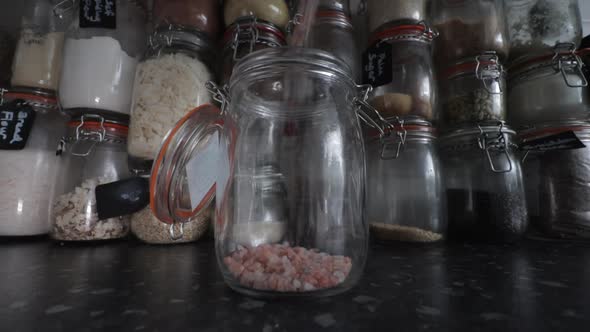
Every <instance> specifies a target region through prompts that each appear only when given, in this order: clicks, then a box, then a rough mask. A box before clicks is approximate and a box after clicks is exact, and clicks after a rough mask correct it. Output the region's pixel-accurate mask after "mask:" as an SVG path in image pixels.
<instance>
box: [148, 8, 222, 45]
mask: <svg viewBox="0 0 590 332" xmlns="http://www.w3.org/2000/svg"><path fill="white" fill-rule="evenodd" d="M219 11H220V10H219V1H217V0H200V1H194V0H154V3H153V23H154V28H155V29H158V28H161V27H168V26H170V25H172V26H174V27H179V28H182V29H186V30H193V29H194V30H197V31H200V32H203V33H205V34H206V35H207V36H208V37H209V38H211V39H215V38H216V37H217V35H218V33H219V26H220V23H221V22H220V17H219V16H220V12H219Z"/></svg>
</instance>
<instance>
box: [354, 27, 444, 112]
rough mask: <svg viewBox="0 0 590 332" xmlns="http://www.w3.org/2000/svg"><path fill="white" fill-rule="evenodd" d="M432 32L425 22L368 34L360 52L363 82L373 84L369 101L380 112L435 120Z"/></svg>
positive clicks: (433, 35) (435, 101)
mask: <svg viewBox="0 0 590 332" xmlns="http://www.w3.org/2000/svg"><path fill="white" fill-rule="evenodd" d="M435 36H436V33H435V32H433V31H432V30H431V29H429V28H428V27H427V26H426V25H425V24H418V25H400V26H396V27H392V28H388V29H385V30H382V31H380V32H377V33H375V34H373V35H372V36H371V39H370V42H369V43H370V44H371V45H372V46H370V47H369V49H368V50H367V51H366V52H365V54H364V56H363V83H365V84H371V85H372V86H373V87H374V89H373V92H372V94H371V99H370V103H371V105H372V106H373V107H375V108H376V109H377V110H378V111H379V113H381V115H382V116H385V117H389V116H401V117H404V116H418V117H421V118H423V119H425V120H428V121H433V122H436V121H437V120H438V114H437V113H438V112H437V98H438V93H437V86H436V83H435V80H434V71H433V66H432V48H431V43H432V40H433V38H434V37H435Z"/></svg>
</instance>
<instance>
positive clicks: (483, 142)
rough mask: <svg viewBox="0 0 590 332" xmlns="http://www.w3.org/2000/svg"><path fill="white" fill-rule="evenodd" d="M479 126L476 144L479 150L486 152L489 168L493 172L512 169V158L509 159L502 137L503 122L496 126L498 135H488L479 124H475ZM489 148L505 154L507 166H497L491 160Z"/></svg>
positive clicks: (504, 140) (504, 171)
mask: <svg viewBox="0 0 590 332" xmlns="http://www.w3.org/2000/svg"><path fill="white" fill-rule="evenodd" d="M477 127H478V128H479V132H480V134H479V137H478V138H477V144H478V146H479V148H480V149H481V150H483V151H484V152H485V154H486V157H487V159H488V163H489V164H490V169H491V171H492V172H494V173H508V172H511V171H512V160H511V159H510V155H509V154H508V146H507V144H506V138H505V137H504V133H503V132H502V129H503V128H504V123H503V122H500V124H499V127H498V135H497V136H496V137H492V138H490V137H488V134H487V133H485V132H484V131H483V129H482V128H481V126H480V125H479V124H477ZM491 150H496V151H500V152H501V153H503V154H504V155H505V156H506V160H507V161H508V168H507V169H501V168H497V167H496V165H495V164H494V161H493V160H492V155H491V153H490V151H491Z"/></svg>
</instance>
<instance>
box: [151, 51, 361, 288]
mask: <svg viewBox="0 0 590 332" xmlns="http://www.w3.org/2000/svg"><path fill="white" fill-rule="evenodd" d="M342 68H346V65H345V64H344V63H343V62H342V61H341V60H339V59H338V58H336V57H334V56H332V55H330V54H329V53H326V52H322V51H319V50H312V49H307V48H268V49H264V50H260V51H256V52H254V53H252V54H250V55H248V56H247V57H246V58H244V60H242V61H241V62H240V63H239V64H238V66H237V67H236V69H235V70H234V74H233V75H232V79H231V82H230V87H229V100H231V101H230V103H229V105H228V109H227V110H226V111H225V113H223V115H221V117H220V115H219V112H218V111H217V110H216V109H215V108H213V107H212V106H205V107H202V108H200V109H198V110H195V111H194V112H192V113H191V115H190V116H189V117H187V120H186V121H184V122H183V123H179V126H178V127H176V128H175V130H174V133H175V134H174V135H171V136H169V137H168V138H167V142H166V144H165V148H164V149H163V150H161V151H160V154H159V156H158V159H157V161H156V165H157V167H155V168H154V171H153V172H152V184H151V185H152V187H153V188H154V189H155V190H154V191H153V192H152V193H151V195H152V197H153V198H154V199H153V201H152V208H153V210H154V212H155V213H156V215H157V216H158V217H159V219H161V220H165V221H177V222H178V221H180V222H182V221H183V220H186V218H187V217H189V216H191V215H194V213H198V210H199V206H206V203H207V202H208V201H209V200H210V199H211V198H212V196H213V195H214V191H213V190H215V192H216V197H215V201H216V217H215V247H216V254H217V259H218V262H219V266H220V268H221V271H222V273H223V276H224V279H225V281H226V282H227V283H228V285H229V286H230V287H232V288H233V289H235V290H237V291H239V292H242V293H246V294H249V295H252V296H268V297H273V296H279V295H290V296H297V295H300V296H304V295H308V296H309V295H316V296H319V295H331V294H335V293H339V292H342V291H344V290H347V289H348V288H350V287H352V286H353V285H354V284H355V283H356V282H357V281H358V279H359V277H360V275H361V273H362V270H363V268H364V264H365V260H366V255H367V246H368V227H367V224H366V222H365V210H364V208H365V205H364V194H365V190H364V186H365V157H364V147H363V142H362V134H361V130H360V124H359V121H358V118H357V115H356V107H355V105H354V102H353V99H354V97H355V96H356V95H357V94H358V92H357V91H356V86H355V84H354V82H353V81H352V79H351V78H350V71H348V70H343V69H342ZM221 125H222V127H221V128H220V126H221ZM218 132H220V134H219V144H218V146H219V148H218V151H219V153H220V154H219V158H220V159H219V160H218V161H217V162H216V163H213V164H211V165H213V166H212V168H214V169H213V170H209V172H196V171H195V168H194V167H192V166H191V165H193V161H199V160H200V162H201V163H206V161H207V160H209V159H211V158H205V157H204V156H205V153H204V152H203V151H206V150H208V149H209V148H208V146H212V144H213V143H212V142H217V134H216V133H218ZM187 140H188V141H187ZM183 142H184V143H183ZM205 143H207V146H205V147H204V145H206V144H205ZM213 146H214V145H213ZM174 160H178V161H180V163H175V162H174ZM187 160H188V161H187ZM182 161H185V162H184V163H183V162H182ZM202 169H208V168H202ZM208 173H211V174H209V175H208ZM207 177H214V178H215V179H216V181H215V182H216V185H215V186H214V187H213V184H212V185H211V190H209V191H208V192H207V189H208V188H209V186H204V187H203V188H204V189H205V191H203V192H207V194H206V195H203V197H204V198H203V199H200V198H199V199H196V200H194V199H187V196H186V195H188V193H187V192H186V189H184V188H186V187H187V186H186V185H185V183H187V182H188V183H189V185H188V187H189V189H190V186H191V183H194V181H193V179H196V178H199V179H204V178H207ZM169 180H170V181H169ZM214 188H215V189H214ZM189 191H190V190H189ZM156 197H163V198H164V199H155V198H156ZM166 198H167V199H166ZM188 201H190V205H189V204H188ZM195 211H196V212H195ZM312 249H315V250H317V251H310V250H312ZM265 253H266V254H270V255H271V256H272V257H271V258H270V259H271V260H270V261H266V260H264V258H263V257H262V256H264V255H265ZM247 266H250V267H249V268H246V267H247Z"/></svg>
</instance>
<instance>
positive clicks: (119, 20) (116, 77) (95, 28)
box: [59, 0, 146, 118]
mask: <svg viewBox="0 0 590 332" xmlns="http://www.w3.org/2000/svg"><path fill="white" fill-rule="evenodd" d="M96 8H99V9H98V10H97V9H96ZM72 10H73V11H74V12H75V13H78V12H79V15H75V17H76V19H75V20H74V22H73V24H72V25H71V26H70V29H68V31H67V33H66V38H65V45H64V51H63V52H64V55H63V68H62V72H61V81H60V85H59V99H60V104H61V107H62V108H63V109H64V110H65V111H66V112H67V113H69V114H72V115H76V116H78V115H81V114H97V113H98V114H107V115H108V116H113V115H119V116H120V115H123V117H122V118H126V116H127V115H128V114H129V110H130V107H131V93H132V90H133V79H134V77H135V67H136V65H137V62H138V60H139V58H140V57H141V55H142V54H143V51H144V49H145V28H146V14H145V10H144V7H142V5H141V4H140V1H138V0H129V1H123V0H118V1H116V6H115V7H109V6H106V5H105V6H102V7H92V6H90V7H89V6H87V5H86V3H85V2H76V5H75V6H74V8H73V9H72Z"/></svg>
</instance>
